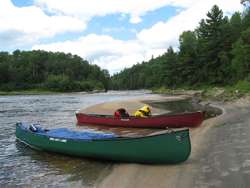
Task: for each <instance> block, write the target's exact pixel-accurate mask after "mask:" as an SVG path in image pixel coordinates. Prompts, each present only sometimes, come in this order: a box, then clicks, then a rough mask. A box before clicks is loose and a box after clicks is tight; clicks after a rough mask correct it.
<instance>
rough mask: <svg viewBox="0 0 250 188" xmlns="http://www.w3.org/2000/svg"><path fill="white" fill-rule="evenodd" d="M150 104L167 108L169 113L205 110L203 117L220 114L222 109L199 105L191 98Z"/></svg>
mask: <svg viewBox="0 0 250 188" xmlns="http://www.w3.org/2000/svg"><path fill="white" fill-rule="evenodd" d="M150 104H151V106H154V107H156V108H163V109H167V110H169V111H170V112H169V114H176V113H183V112H196V111H205V112H206V113H205V118H211V117H214V116H217V115H220V114H222V110H221V109H219V108H216V107H213V106H209V105H201V104H199V103H197V102H196V101H193V100H192V99H182V100H177V101H166V102H162V101H161V102H152V103H150Z"/></svg>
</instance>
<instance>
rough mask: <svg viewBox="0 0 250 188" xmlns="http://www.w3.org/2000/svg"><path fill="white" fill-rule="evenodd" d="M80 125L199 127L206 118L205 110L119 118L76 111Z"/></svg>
mask: <svg viewBox="0 0 250 188" xmlns="http://www.w3.org/2000/svg"><path fill="white" fill-rule="evenodd" d="M76 119H77V124H78V125H84V124H88V125H107V126H114V127H136V128H140V127H141V128H165V127H169V128H181V127H190V128H191V127H197V126H199V125H200V124H201V123H202V121H203V120H204V112H193V113H183V114H175V115H157V116H151V117H147V118H140V117H134V116H131V117H129V118H126V119H118V118H115V117H113V116H111V115H110V116H109V115H94V114H84V113H79V112H76Z"/></svg>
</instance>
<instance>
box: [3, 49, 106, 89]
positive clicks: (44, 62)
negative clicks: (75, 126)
mask: <svg viewBox="0 0 250 188" xmlns="http://www.w3.org/2000/svg"><path fill="white" fill-rule="evenodd" d="M109 79H110V76H109V73H108V71H107V70H102V69H100V67H98V66H97V65H91V64H89V62H87V61H85V60H83V59H82V58H81V57H79V56H77V55H72V54H65V53H61V52H46V51H40V50H37V51H35V50H33V51H20V50H16V51H14V52H13V53H12V54H9V53H8V52H0V91H18V90H30V89H37V90H40V91H42V90H45V91H55V92H69V91H93V90H99V91H101V90H102V91H103V90H108V82H109Z"/></svg>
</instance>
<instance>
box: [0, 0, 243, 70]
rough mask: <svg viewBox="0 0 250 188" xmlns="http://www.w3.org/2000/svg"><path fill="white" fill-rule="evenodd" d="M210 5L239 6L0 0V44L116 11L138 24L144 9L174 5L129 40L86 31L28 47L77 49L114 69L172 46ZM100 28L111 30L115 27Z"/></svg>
mask: <svg viewBox="0 0 250 188" xmlns="http://www.w3.org/2000/svg"><path fill="white" fill-rule="evenodd" d="M214 4H217V5H219V7H220V8H222V9H223V11H224V12H225V13H226V14H230V13H232V12H234V11H237V10H241V9H242V6H241V5H240V3H239V0H230V1H228V0H207V1H199V0H137V1H134V0H126V1H124V0H120V1H119V0H101V1H100V0H91V1H87V0H70V1H69V0H35V4H34V5H33V6H29V7H22V8H20V7H15V6H14V5H13V4H12V2H11V1H10V0H0V43H1V45H2V46H5V45H6V46H11V45H12V46H18V45H22V44H25V45H27V44H31V43H35V42H37V41H39V40H40V39H43V38H48V37H51V38H52V37H54V36H56V35H57V34H60V33H68V32H80V31H83V30H84V29H85V28H86V25H87V23H88V21H90V20H91V19H92V18H93V17H95V16H105V15H110V14H120V15H121V16H120V17H118V20H121V19H124V18H127V17H129V19H130V22H131V23H139V22H141V21H142V16H143V15H145V14H146V13H148V12H149V11H154V10H156V9H158V8H161V7H163V6H167V5H171V6H175V7H176V9H177V10H178V14H177V15H176V16H175V17H172V18H170V19H168V20H166V21H165V22H164V21H162V22H158V23H155V24H154V25H153V26H152V27H151V28H147V29H143V30H141V31H136V30H135V31H134V32H135V33H137V35H136V38H135V39H134V40H129V41H123V40H117V39H114V38H112V37H111V36H108V35H96V34H89V35H87V36H82V37H79V38H78V39H77V40H73V41H63V42H57V43H50V44H40V45H39V44H36V45H33V47H32V49H44V50H48V51H62V52H66V53H69V52H70V53H73V54H78V55H80V56H81V57H83V58H84V59H87V60H89V61H90V62H92V63H96V64H98V65H100V66H101V67H102V68H106V69H108V70H109V71H110V72H111V73H114V72H117V71H119V70H121V69H123V68H124V67H130V66H132V65H133V64H135V63H137V62H142V61H147V60H149V59H150V58H151V57H152V55H154V57H156V56H158V55H161V54H163V53H164V52H165V51H166V49H167V48H168V47H169V46H170V45H172V46H173V47H174V48H177V46H178V37H179V35H180V34H181V33H182V32H183V31H184V30H193V29H194V28H196V27H197V26H198V23H199V21H200V20H201V18H204V17H205V15H206V13H207V12H208V11H209V10H210V9H211V7H212V6H213V5H214ZM45 12H47V13H49V14H50V15H47V14H46V13H45ZM105 29H106V32H111V31H113V30H114V29H115V28H105V27H104V30H105ZM119 29H123V28H119Z"/></svg>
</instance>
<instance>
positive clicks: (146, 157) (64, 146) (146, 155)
mask: <svg viewBox="0 0 250 188" xmlns="http://www.w3.org/2000/svg"><path fill="white" fill-rule="evenodd" d="M16 137H17V139H18V140H20V141H21V142H23V143H25V144H27V145H29V146H30V147H32V148H35V149H40V150H45V151H50V152H57V153H62V154H67V155H73V156H79V157H88V158H97V159H101V160H111V161H123V162H135V163H150V164H174V163H180V162H183V161H185V160H187V158H188V157H189V155H190V152H191V144H190V138H189V131H188V130H181V131H176V132H172V133H166V134H161V135H157V136H148V137H142V138H116V139H102V140H91V141H82V140H77V139H76V140H73V139H66V138H65V139H61V138H60V139H59V138H55V137H48V136H44V135H38V134H36V133H34V132H32V131H29V130H27V129H24V128H23V127H22V125H20V124H18V125H17V126H16Z"/></svg>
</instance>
